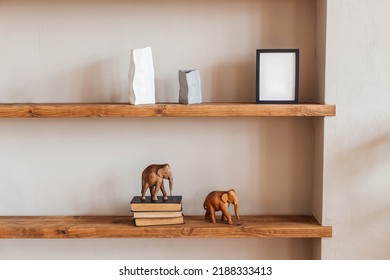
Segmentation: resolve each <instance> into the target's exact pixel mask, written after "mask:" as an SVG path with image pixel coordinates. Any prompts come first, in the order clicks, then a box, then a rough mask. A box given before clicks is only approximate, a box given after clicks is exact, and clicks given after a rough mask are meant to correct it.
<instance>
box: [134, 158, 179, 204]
mask: <svg viewBox="0 0 390 280" xmlns="http://www.w3.org/2000/svg"><path fill="white" fill-rule="evenodd" d="M164 179H167V180H169V191H170V195H172V188H173V175H172V171H171V167H170V166H169V164H152V165H149V166H148V167H146V168H145V170H144V171H143V172H142V192H141V194H142V196H141V199H142V200H145V199H146V197H145V193H146V190H147V189H148V188H149V190H150V196H151V197H152V200H157V193H158V191H159V190H160V189H161V191H162V193H163V199H164V200H167V199H168V197H167V193H166V191H165V188H164Z"/></svg>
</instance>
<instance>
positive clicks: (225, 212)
mask: <svg viewBox="0 0 390 280" xmlns="http://www.w3.org/2000/svg"><path fill="white" fill-rule="evenodd" d="M221 211H222V218H223V217H224V216H225V217H226V218H227V222H228V224H229V225H231V224H233V221H232V216H231V215H230V213H229V208H228V206H227V205H223V207H222V209H221Z"/></svg>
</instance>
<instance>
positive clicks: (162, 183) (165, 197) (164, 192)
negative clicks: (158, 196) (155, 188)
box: [161, 181, 168, 200]
mask: <svg viewBox="0 0 390 280" xmlns="http://www.w3.org/2000/svg"><path fill="white" fill-rule="evenodd" d="M161 191H162V193H163V199H164V200H168V196H167V192H166V191H165V187H164V181H162V182H161Z"/></svg>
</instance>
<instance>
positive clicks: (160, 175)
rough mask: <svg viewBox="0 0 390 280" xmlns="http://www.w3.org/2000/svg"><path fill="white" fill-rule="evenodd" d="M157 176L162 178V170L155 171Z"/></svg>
mask: <svg viewBox="0 0 390 280" xmlns="http://www.w3.org/2000/svg"><path fill="white" fill-rule="evenodd" d="M157 175H158V176H159V177H161V178H162V176H163V170H162V168H159V169H157Z"/></svg>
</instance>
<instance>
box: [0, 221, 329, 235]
mask: <svg viewBox="0 0 390 280" xmlns="http://www.w3.org/2000/svg"><path fill="white" fill-rule="evenodd" d="M233 221H234V224H233V225H227V224H225V223H222V222H220V221H218V222H217V223H216V224H212V223H209V222H206V221H205V220H204V217H203V216H188V217H187V216H186V217H185V224H182V225H168V226H152V227H136V226H135V225H134V223H133V221H132V219H131V217H130V216H53V217H52V216H41V217H39V216H25V217H22V216H16V217H12V216H6V217H0V238H276V237H279V238H322V237H331V236H332V227H330V226H321V225H320V224H319V223H318V221H317V220H316V219H315V218H314V217H313V216H243V217H241V220H240V221H239V222H238V223H237V222H236V221H235V220H233Z"/></svg>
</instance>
